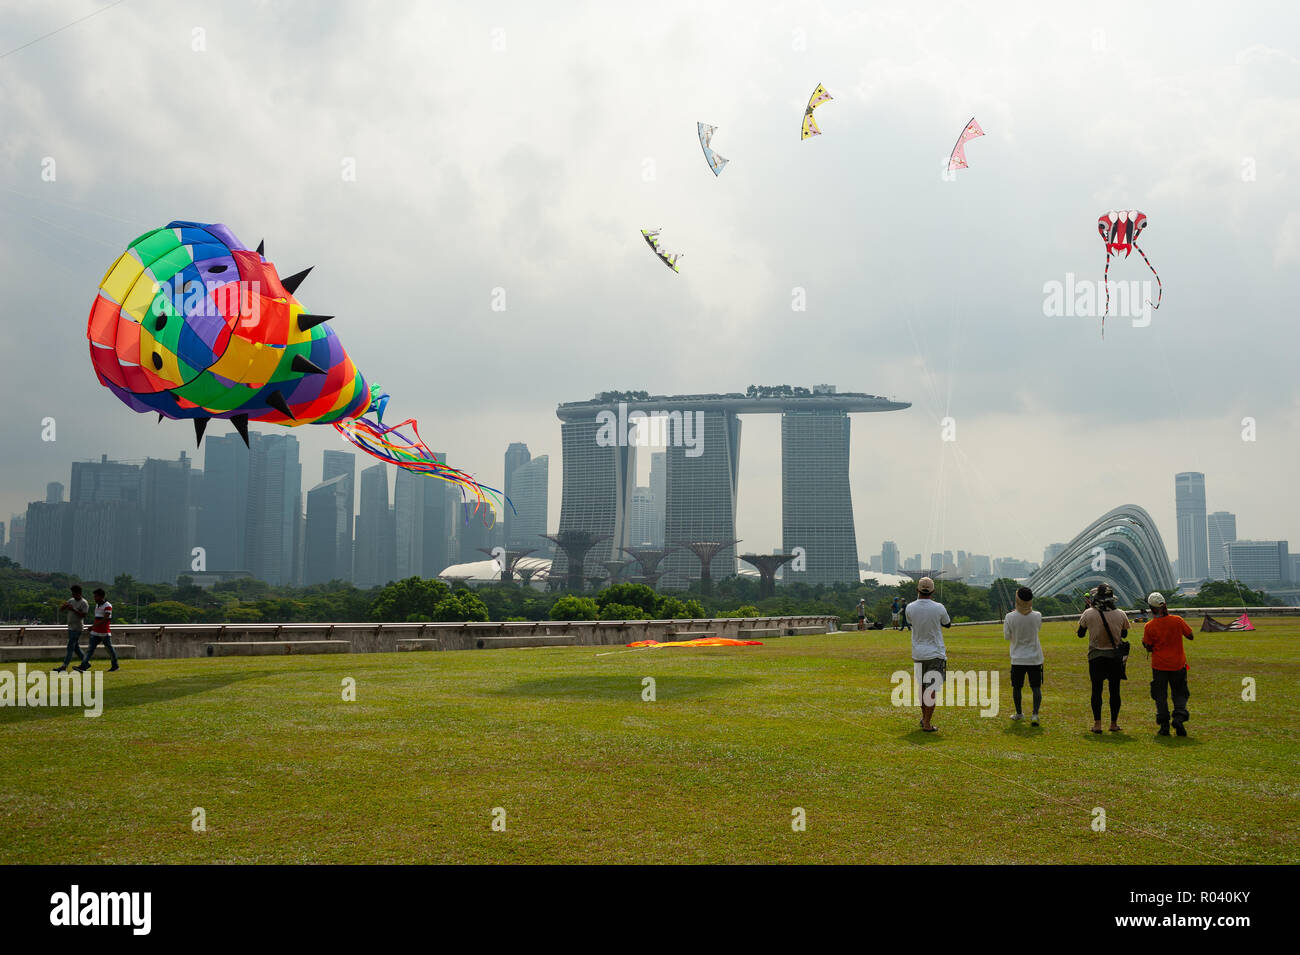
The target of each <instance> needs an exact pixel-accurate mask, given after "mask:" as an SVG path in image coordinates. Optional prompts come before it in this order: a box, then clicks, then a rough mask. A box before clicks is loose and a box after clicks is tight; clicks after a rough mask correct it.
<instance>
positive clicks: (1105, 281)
mask: <svg viewBox="0 0 1300 955" xmlns="http://www.w3.org/2000/svg"><path fill="white" fill-rule="evenodd" d="M1142 257H1143V258H1144V259H1145V258H1146V256H1145V255H1144V256H1142ZM1147 264H1148V265H1150V263H1149V262H1148V263H1147ZM1101 286H1102V288H1104V289H1105V290H1106V311H1104V312H1102V313H1101V338H1102V341H1105V340H1106V316H1107V315H1109V314H1110V253H1109V252H1107V253H1106V271H1105V272H1103V273H1102V279H1101Z"/></svg>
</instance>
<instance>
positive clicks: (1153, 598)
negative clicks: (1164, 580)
mask: <svg viewBox="0 0 1300 955" xmlns="http://www.w3.org/2000/svg"><path fill="white" fill-rule="evenodd" d="M1147 603H1148V604H1150V605H1151V606H1152V607H1163V606H1164V605H1165V595H1164V594H1162V593H1161V592H1160V591H1158V590H1153V591H1151V593H1150V594H1149V595H1148V596H1147Z"/></svg>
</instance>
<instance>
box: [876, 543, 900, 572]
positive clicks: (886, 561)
mask: <svg viewBox="0 0 1300 955" xmlns="http://www.w3.org/2000/svg"><path fill="white" fill-rule="evenodd" d="M899 569H900V567H899V560H898V545H897V544H895V543H894V542H893V541H885V542H884V543H883V544H881V545H880V570H881V572H882V573H886V574H896V573H898V571H899Z"/></svg>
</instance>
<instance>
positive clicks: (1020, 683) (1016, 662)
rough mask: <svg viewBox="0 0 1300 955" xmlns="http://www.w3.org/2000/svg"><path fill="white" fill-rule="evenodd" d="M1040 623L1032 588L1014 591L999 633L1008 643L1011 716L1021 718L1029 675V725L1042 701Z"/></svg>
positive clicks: (1036, 718)
mask: <svg viewBox="0 0 1300 955" xmlns="http://www.w3.org/2000/svg"><path fill="white" fill-rule="evenodd" d="M1042 626H1043V615H1042V614H1041V613H1039V612H1038V611H1037V610H1035V609H1034V592H1033V591H1032V590H1030V589H1029V588H1028V587H1021V588H1020V589H1019V590H1017V591H1016V609H1015V610H1012V611H1011V612H1010V613H1008V614H1007V616H1006V619H1005V620H1003V621H1002V636H1004V637H1005V638H1006V639H1007V642H1008V643H1010V644H1011V699H1012V701H1013V702H1014V703H1015V704H1016V715H1015V716H1013V717H1011V718H1012V719H1013V720H1023V719H1024V718H1025V714H1024V713H1023V712H1022V711H1021V709H1020V694H1021V692H1022V691H1023V690H1024V688H1025V677H1029V689H1030V691H1031V692H1032V693H1033V694H1034V713H1033V715H1032V716H1031V717H1030V718H1029V725H1030V726H1037V725H1038V707H1039V706H1040V705H1041V704H1042V702H1043V645H1042V644H1041V643H1039V642H1038V631H1039V630H1041V629H1042Z"/></svg>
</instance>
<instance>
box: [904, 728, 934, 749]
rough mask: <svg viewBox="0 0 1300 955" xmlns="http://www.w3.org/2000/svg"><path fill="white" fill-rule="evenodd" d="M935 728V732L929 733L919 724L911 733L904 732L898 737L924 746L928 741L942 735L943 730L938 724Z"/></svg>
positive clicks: (931, 741)
mask: <svg viewBox="0 0 1300 955" xmlns="http://www.w3.org/2000/svg"><path fill="white" fill-rule="evenodd" d="M934 729H935V732H933V733H927V732H926V731H925V730H923V729H921V727H919V726H918V727H917V728H916V729H914V730H912V731H911V732H909V733H904V734H903V735H902V736H900V737H898V738H899V739H901V740H906V741H907V742H909V743H911V744H912V745H913V746H924V745H925V744H926V743H933V742H934V741H935V740H937V739H938V738H939V737H940V736H941V735H942V733H943V730H941V729H940V728H939V727H938V726H936V727H935V728H934Z"/></svg>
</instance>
